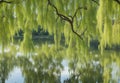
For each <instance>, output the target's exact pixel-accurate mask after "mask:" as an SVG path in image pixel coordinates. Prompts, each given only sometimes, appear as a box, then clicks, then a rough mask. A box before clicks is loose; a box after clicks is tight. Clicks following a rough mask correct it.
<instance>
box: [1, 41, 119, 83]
mask: <svg viewBox="0 0 120 83" xmlns="http://www.w3.org/2000/svg"><path fill="white" fill-rule="evenodd" d="M19 48H20V46H19V44H16V43H14V44H13V43H12V44H10V45H9V46H8V47H7V48H5V50H4V54H3V53H2V52H1V51H0V83H120V71H119V70H120V53H119V52H116V51H112V50H106V51H104V53H103V54H101V53H100V52H99V51H98V50H87V51H81V52H78V51H76V50H69V49H66V46H65V45H61V47H60V49H57V50H56V49H55V45H54V44H53V42H51V41H49V42H46V41H45V40H44V41H42V42H39V43H38V42H37V43H35V46H34V51H32V52H29V53H27V54H24V53H23V52H22V51H20V50H19ZM0 49H1V48H0ZM69 51H72V53H69Z"/></svg>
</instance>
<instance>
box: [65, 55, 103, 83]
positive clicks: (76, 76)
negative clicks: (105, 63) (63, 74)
mask: <svg viewBox="0 0 120 83" xmlns="http://www.w3.org/2000/svg"><path fill="white" fill-rule="evenodd" d="M69 60H70V61H69V71H70V77H69V78H68V79H66V80H64V83H79V82H82V83H96V82H97V83H102V82H103V67H102V66H101V64H100V63H99V61H100V60H99V58H98V57H97V58H96V57H95V56H94V55H89V54H87V56H86V54H84V55H83V56H82V55H81V56H79V55H74V56H72V57H71V59H69Z"/></svg>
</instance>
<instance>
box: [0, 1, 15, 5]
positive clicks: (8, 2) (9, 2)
mask: <svg viewBox="0 0 120 83" xmlns="http://www.w3.org/2000/svg"><path fill="white" fill-rule="evenodd" d="M1 3H7V4H11V3H13V1H4V0H1V1H0V4H1Z"/></svg>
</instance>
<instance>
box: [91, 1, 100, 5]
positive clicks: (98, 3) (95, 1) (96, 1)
mask: <svg viewBox="0 0 120 83" xmlns="http://www.w3.org/2000/svg"><path fill="white" fill-rule="evenodd" d="M92 1H93V2H95V3H96V4H97V5H100V4H99V3H98V2H97V1H96V0H92Z"/></svg>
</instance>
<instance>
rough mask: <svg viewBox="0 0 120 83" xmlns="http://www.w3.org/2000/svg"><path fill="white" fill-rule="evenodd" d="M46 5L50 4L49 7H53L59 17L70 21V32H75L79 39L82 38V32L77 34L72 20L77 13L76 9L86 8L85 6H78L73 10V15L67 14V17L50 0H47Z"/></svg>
mask: <svg viewBox="0 0 120 83" xmlns="http://www.w3.org/2000/svg"><path fill="white" fill-rule="evenodd" d="M48 5H50V6H51V7H53V8H54V9H55V12H56V14H57V15H58V16H59V17H60V18H61V19H63V20H65V21H67V22H68V23H70V25H71V30H72V32H73V33H74V34H76V35H77V36H78V37H79V38H80V39H82V40H83V38H82V36H81V35H83V33H82V34H79V33H77V32H76V31H75V30H74V26H73V21H74V18H75V17H76V15H77V13H78V11H79V10H80V9H87V8H86V7H78V8H77V9H76V11H75V13H74V15H73V16H68V17H67V16H65V15H63V14H61V13H59V11H58V9H57V7H56V6H55V5H54V4H52V3H51V1H50V0H48ZM69 17H70V18H69Z"/></svg>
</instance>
